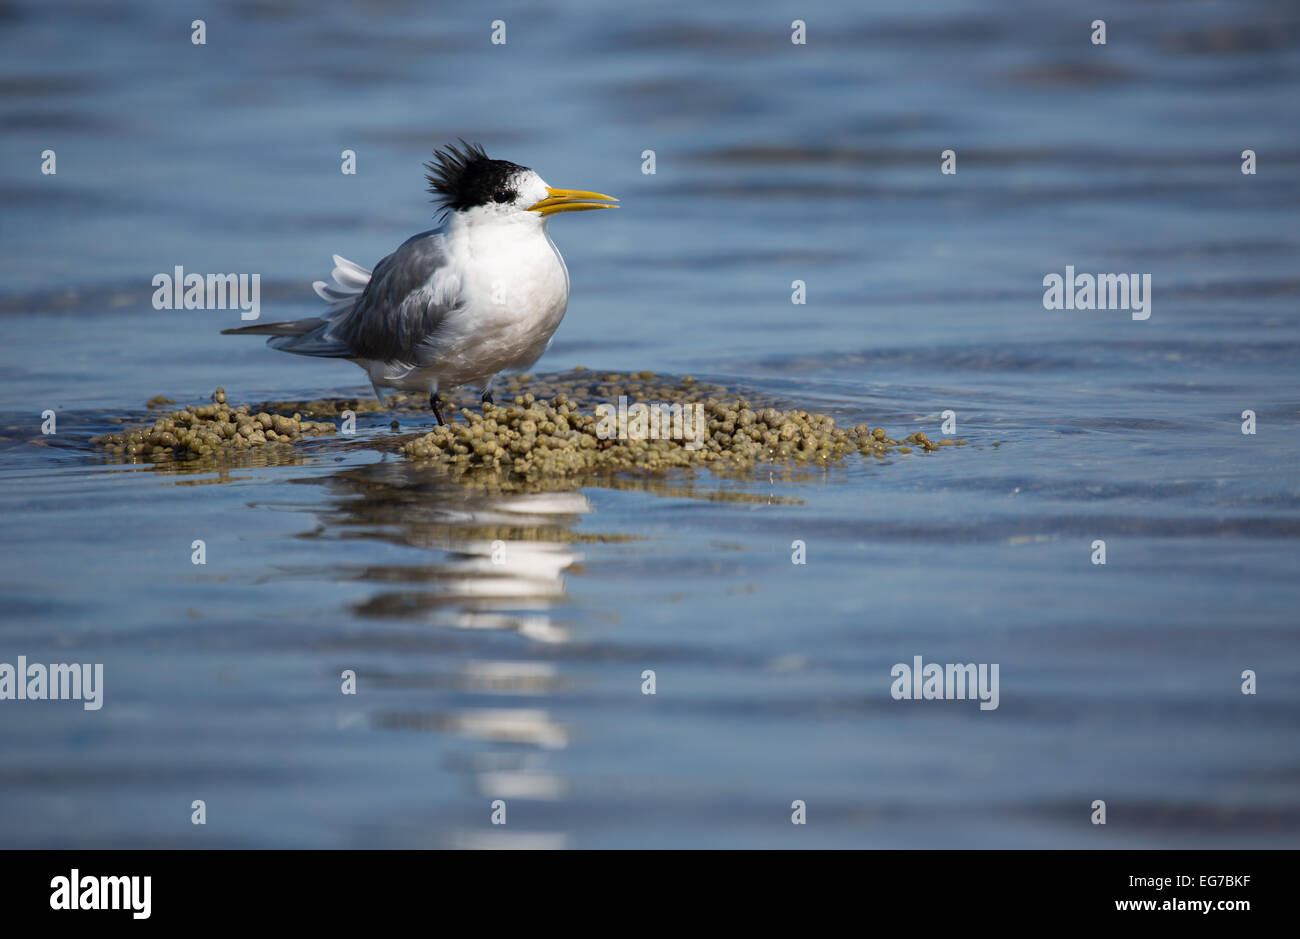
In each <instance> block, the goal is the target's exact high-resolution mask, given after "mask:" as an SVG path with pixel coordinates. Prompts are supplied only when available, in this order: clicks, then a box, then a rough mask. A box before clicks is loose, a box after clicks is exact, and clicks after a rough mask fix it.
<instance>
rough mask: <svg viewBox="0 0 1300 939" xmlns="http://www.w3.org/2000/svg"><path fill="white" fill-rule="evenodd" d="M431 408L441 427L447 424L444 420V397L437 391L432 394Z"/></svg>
mask: <svg viewBox="0 0 1300 939" xmlns="http://www.w3.org/2000/svg"><path fill="white" fill-rule="evenodd" d="M429 407H431V408H433V416H434V417H435V418H437V419H438V426H439V427H441V426H442V425H444V424H446V423H447V422H446V421H444V420H443V419H442V395H440V394H438V392H436V391H435V392H433V393H432V394H430V395H429Z"/></svg>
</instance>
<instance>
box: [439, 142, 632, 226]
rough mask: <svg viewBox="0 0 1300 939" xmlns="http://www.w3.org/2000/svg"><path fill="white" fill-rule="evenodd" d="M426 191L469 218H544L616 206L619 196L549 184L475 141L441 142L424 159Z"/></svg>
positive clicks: (448, 208) (445, 207) (528, 170)
mask: <svg viewBox="0 0 1300 939" xmlns="http://www.w3.org/2000/svg"><path fill="white" fill-rule="evenodd" d="M424 165H425V168H426V169H428V171H429V172H428V173H427V174H426V178H427V179H428V180H429V192H430V193H432V194H433V200H434V202H436V203H438V204H439V205H440V206H442V208H443V209H444V211H447V212H463V213H466V214H467V215H469V216H471V217H480V216H481V217H483V218H485V219H486V218H503V219H504V218H508V217H515V218H519V219H524V218H531V219H537V220H544V219H546V218H547V217H548V216H551V215H557V214H559V213H560V212H585V211H587V210H590V209H614V208H618V206H616V205H614V204H613V203H615V202H617V201H618V200H617V199H615V198H614V197H613V196H606V195H602V194H601V193H599V192H584V191H583V190H580V189H552V188H551V187H550V186H548V185H546V183H545V182H543V181H542V177H540V176H538V175H537V173H536V172H535V171H533V170H531V169H529V168H528V167H526V166H520V165H519V164H518V163H511V162H510V161H509V160H493V159H491V158H490V157H489V156H488V155H487V154H486V153H485V152H484V151H483V148H482V147H481V146H479V145H478V144H470V143H466V142H465V141H464V140H462V141H461V142H460V147H457V146H456V145H455V144H451V145H448V146H446V147H443V148H442V149H441V150H437V151H435V152H434V154H433V159H432V160H431V161H429V162H428V163H426V164H424Z"/></svg>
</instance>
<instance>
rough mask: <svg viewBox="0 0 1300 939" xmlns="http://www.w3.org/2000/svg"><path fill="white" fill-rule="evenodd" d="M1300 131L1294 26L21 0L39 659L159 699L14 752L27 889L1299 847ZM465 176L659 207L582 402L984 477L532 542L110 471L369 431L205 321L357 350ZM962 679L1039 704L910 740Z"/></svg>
mask: <svg viewBox="0 0 1300 939" xmlns="http://www.w3.org/2000/svg"><path fill="white" fill-rule="evenodd" d="M197 15H205V16H206V20H207V44H206V45H204V46H195V45H193V44H191V42H190V40H189V35H190V21H191V20H192V19H193V18H194V17H195V16H197ZM795 16H798V17H800V18H802V19H804V20H805V21H806V23H807V35H808V42H807V45H804V46H796V45H793V44H791V42H790V22H791V20H792V19H793V18H794V17H795ZM498 18H499V19H504V20H505V21H506V23H507V41H506V44H505V45H503V46H499V45H493V44H492V43H491V42H490V36H491V29H492V27H491V21H492V20H493V19H498ZM1093 19H1104V20H1106V23H1107V32H1108V37H1107V38H1108V42H1107V44H1106V45H1104V46H1096V45H1093V44H1092V43H1091V42H1090V41H1089V34H1090V32H1091V30H1090V27H1089V24H1090V22H1091V21H1092V20H1093ZM1298 79H1300V8H1296V7H1294V6H1293V5H1285V4H1277V3H1265V2H1233V3H1228V2H1222V3H1210V2H1206V3H1195V4H1167V3H1148V2H1129V3H1123V4H1120V3H1100V4H1094V5H1092V6H1090V7H1089V8H1088V9H1087V10H1086V11H1084V10H1081V9H1078V8H1075V7H1072V6H1070V5H1069V4H1043V3H1034V2H1001V3H994V2H990V0H966V2H962V3H956V2H952V3H939V2H926V3H920V4H917V3H884V4H873V5H870V6H869V7H864V6H861V5H849V4H830V3H816V2H812V3H801V4H799V5H798V9H797V10H794V11H793V12H792V9H791V8H790V7H789V5H784V4H777V3H770V2H759V3H748V4H735V5H732V6H730V7H726V6H717V7H712V8H708V9H705V8H703V7H702V6H701V5H699V4H687V3H676V2H670V3H661V4H654V5H650V6H637V5H631V6H628V5H625V4H608V5H605V6H593V5H592V4H589V3H576V2H564V3H555V4H549V5H546V6H538V5H537V4H534V3H512V2H502V3H501V4H499V5H496V6H494V7H493V8H492V9H491V10H490V11H487V12H485V8H483V7H482V6H481V5H478V4H471V3H457V4H445V5H439V6H438V8H437V9H436V11H435V10H433V9H431V8H430V7H429V6H428V5H426V4H419V3H414V2H412V3H403V2H385V3H369V4H367V3H362V4H355V5H351V6H350V7H348V8H333V7H331V8H329V9H323V8H322V6H321V5H320V4H316V3H307V2H292V0H285V2H280V3H277V4H275V5H273V6H265V7H263V6H260V5H255V4H227V5H221V6H218V7H214V8H212V9H210V10H207V11H204V12H201V13H195V12H193V11H191V10H189V9H185V10H181V9H178V8H176V7H175V5H174V4H171V3H166V2H161V0H157V2H139V3H131V4H123V5H120V6H114V7H111V8H110V7H105V6H103V5H101V4H97V3H84V4H81V3H76V2H63V3H59V4H39V3H22V2H18V3H10V4H5V5H3V6H2V7H0V126H2V127H3V130H2V131H0V141H2V143H0V146H2V148H3V159H2V160H0V196H2V197H3V198H2V203H3V212H2V214H0V249H3V257H4V264H3V270H4V275H5V276H4V281H3V283H0V348H3V349H4V353H3V358H0V428H2V430H0V479H2V480H3V484H2V488H0V508H2V510H3V515H4V518H5V522H6V524H5V525H4V526H3V527H0V552H3V553H2V554H0V557H3V560H4V563H3V567H0V610H3V614H2V619H0V662H10V663H12V662H15V661H16V657H17V656H19V655H25V656H26V657H27V659H28V660H29V661H43V662H66V661H77V662H81V661H85V662H101V663H103V664H104V671H105V684H106V688H105V704H104V707H103V708H102V709H101V710H99V711H84V710H83V709H82V708H81V707H80V706H79V705H77V704H76V703H74V702H30V701H27V702H16V701H0V749H2V752H3V753H4V759H3V761H0V846H5V847H11V846H21V847H37V846H52V847H62V846H87V847H108V846H196V847H199V846H202V847H213V846H257V847H272V846H277V847H298V846H302V847H424V846H431V847H433V846H463V847H481V846H482V847H491V846H520V847H566V846H567V847H645V846H654V847H670V846H689V847H704V846H736V847H781V846H818V847H831V846H834V847H1094V846H1095V847H1164V846H1170V847H1233V846H1245V847H1266V846H1267V847H1294V846H1296V844H1297V835H1298V834H1300V786H1297V783H1300V743H1298V740H1300V738H1298V737H1297V734H1296V730H1295V728H1296V726H1297V722H1298V721H1300V647H1298V643H1297V620H1296V610H1297V601H1300V588H1298V587H1297V575H1298V574H1300V564H1298V558H1300V554H1298V553H1297V550H1296V537H1297V534H1300V477H1298V476H1297V472H1296V464H1297V459H1298V458H1300V445H1298V444H1297V441H1298V440H1300V437H1298V436H1297V434H1298V433H1300V386H1298V384H1297V380H1296V376H1297V354H1298V353H1300V317H1298V315H1297V299H1298V298H1300V277H1297V274H1296V251H1297V247H1298V246H1300V232H1298V231H1297V225H1296V205H1297V198H1298V197H1300V145H1298V144H1300V141H1298V140H1297V131H1296V128H1297V127H1300V94H1298V92H1300V81H1298ZM456 137H465V138H467V139H470V140H480V141H482V142H483V143H484V144H485V145H486V146H487V148H488V150H489V152H490V153H491V154H492V155H494V156H500V157H502V158H506V159H510V160H514V161H515V162H519V163H524V164H527V165H529V166H532V167H534V168H535V169H537V170H538V172H540V173H541V174H542V176H543V177H544V178H545V179H546V180H547V182H548V183H550V184H551V185H555V186H562V187H573V188H583V189H594V190H597V191H600V192H609V193H613V194H615V195H617V196H619V197H621V198H622V200H623V208H622V209H621V210H620V211H618V212H604V213H590V214H586V215H574V216H564V217H561V218H559V219H557V220H555V221H554V222H553V223H552V224H551V232H552V235H553V236H554V238H555V240H556V242H557V244H558V245H559V246H560V248H561V250H562V251H563V252H564V255H565V257H566V259H567V261H568V265H569V270H570V274H571V278H572V283H573V295H572V298H571V301H570V306H569V312H568V315H567V317H566V319H565V321H564V324H563V325H562V327H561V329H560V331H559V333H558V334H557V336H556V339H555V343H554V345H553V346H552V349H551V351H550V352H549V353H548V355H547V356H546V358H545V359H543V361H542V362H541V363H540V364H539V366H538V368H539V370H545V371H560V370H563V369H567V368H570V367H572V366H575V365H585V366H589V367H592V368H598V369H622V370H641V369H652V370H655V371H657V372H662V373H666V374H678V375H681V374H688V373H689V374H694V375H697V376H700V377H704V378H709V379H711V380H714V381H717V382H720V383H724V384H729V385H735V386H743V387H746V388H752V389H758V390H760V391H763V392H766V393H770V394H773V395H778V396H781V397H783V398H785V399H787V400H791V401H797V402H801V403H802V406H805V407H809V408H812V407H816V408H817V409H818V410H824V411H828V412H830V413H833V414H834V415H836V417H837V418H840V419H843V420H847V421H851V422H869V423H871V424H872V425H873V426H876V425H880V424H883V425H884V426H886V427H887V428H888V429H890V431H891V432H892V433H893V434H894V435H895V436H901V435H903V434H906V433H911V432H912V431H914V430H923V431H925V432H927V433H929V434H930V436H931V437H938V436H958V437H961V438H963V439H966V440H968V441H969V445H968V446H966V447H964V448H946V449H944V450H941V451H940V452H938V453H935V454H931V455H928V456H927V455H922V454H919V453H913V454H911V455H902V454H899V455H895V456H892V457H891V458H890V459H889V460H886V461H874V460H863V459H859V458H857V457H854V458H853V459H851V460H848V461H846V462H845V463H843V464H840V465H837V466H833V467H830V468H827V469H825V470H815V471H808V472H785V471H783V470H782V469H780V468H764V469H762V470H760V471H758V472H756V473H754V474H753V475H752V476H749V477H743V478H739V479H733V478H721V477H717V476H714V475H712V474H709V473H702V474H699V475H693V476H692V475H681V474H679V475H674V476H670V477H668V478H666V479H664V480H661V481H659V482H653V483H651V482H646V481H632V480H625V481H623V482H621V483H618V484H610V485H590V486H585V487H583V488H580V489H578V490H576V491H572V492H563V493H555V494H551V495H547V496H516V497H487V496H484V495H482V494H473V493H471V492H468V491H466V490H464V489H462V488H460V487H459V486H458V485H457V484H454V483H449V482H447V481H446V480H445V479H443V478H441V477H440V476H438V475H437V474H436V473H433V472H430V471H428V470H421V469H417V468H414V467H412V466H411V465H410V464H407V463H406V462H404V461H403V460H402V459H401V458H400V457H396V456H394V455H392V454H385V453H384V452H382V451H381V450H380V449H377V448H373V449H372V448H369V447H366V446H362V447H359V448H355V449H349V450H340V449H337V448H333V449H331V448H329V447H328V446H321V447H316V446H312V447H306V448H304V449H303V457H304V458H303V462H301V463H300V464H298V465H292V466H277V467H261V468H256V467H249V468H244V469H240V470H236V471H232V472H230V473H228V474H224V475H209V476H184V475H180V476H178V475H175V474H171V473H161V472H156V471H154V470H153V469H152V468H150V467H149V466H147V465H144V466H116V465H112V464H104V463H103V462H101V461H100V460H99V459H97V458H96V457H95V456H94V454H93V453H91V452H90V450H89V449H88V447H87V446H86V440H87V439H88V437H89V436H91V435H93V434H97V433H102V432H104V431H105V430H108V429H111V426H112V425H110V424H109V423H108V419H109V418H111V417H114V416H135V415H138V414H139V413H140V412H141V411H142V406H143V402H144V401H145V400H146V399H148V398H151V397H153V396H154V395H156V394H158V393H160V392H161V393H166V394H168V395H169V396H171V397H173V398H175V399H177V400H178V401H180V402H181V403H187V402H193V401H199V400H201V399H203V398H204V397H205V396H206V395H208V394H209V393H210V392H211V391H212V389H213V388H214V387H216V386H217V385H223V386H224V387H225V388H226V390H227V392H228V393H229V394H230V395H231V398H232V400H237V401H257V400H262V399H266V398H301V397H319V396H322V395H326V394H348V395H356V394H362V393H365V389H366V385H365V382H364V377H363V376H362V373H361V372H359V371H358V370H356V369H354V368H353V367H351V366H349V365H347V364H346V363H339V362H334V361H316V360H307V359H296V358H292V357H288V356H284V355H281V354H278V353H275V352H272V351H270V350H268V349H266V347H265V346H264V345H262V344H261V343H260V342H256V341H251V340H244V339H234V338H230V337H222V336H219V335H218V331H219V330H220V329H222V328H225V327H228V326H232V325H238V314H237V313H234V312H231V311H155V310H154V309H153V308H152V306H151V304H150V297H151V295H152V290H153V288H152V287H151V279H152V278H153V276H154V275H155V274H156V273H159V272H170V271H171V270H172V268H173V267H174V266H176V265H178V264H179V265H183V266H184V267H185V268H186V270H188V271H199V272H208V273H212V272H241V273H258V274H260V276H261V282H262V312H263V316H264V317H270V318H276V319H278V318H290V317H294V316H301V315H310V314H312V313H314V312H316V311H317V310H318V305H317V304H318V301H317V300H316V299H315V297H314V296H313V294H312V293H311V290H310V282H311V281H313V280H316V279H319V278H321V277H324V276H326V275H327V273H328V270H329V267H330V266H331V265H330V260H329V259H330V256H331V255H332V254H334V253H338V254H341V255H343V256H345V257H348V258H351V259H353V260H355V261H357V262H359V263H361V264H364V265H366V266H370V265H372V264H373V263H374V262H375V261H377V260H378V259H379V258H380V257H382V256H383V255H385V254H386V253H388V252H389V251H391V250H392V249H393V248H394V247H395V246H396V245H397V244H399V243H400V242H401V241H402V240H403V239H405V238H406V237H407V236H408V235H410V234H412V233H414V232H416V231H419V230H422V229H424V228H428V227H430V226H431V224H432V218H431V214H432V211H431V206H430V205H429V203H428V196H427V194H426V193H425V192H424V180H423V175H422V168H421V163H422V162H423V161H424V160H426V159H428V158H429V155H430V153H431V151H432V149H433V148H434V147H436V146H439V145H442V144H444V143H446V142H449V141H451V140H453V139H455V138H456ZM949 148H951V149H953V150H955V151H956V153H957V166H958V171H957V173H956V175H943V174H941V173H940V172H939V154H940V152H941V151H943V150H945V149H949ZM1248 148H1249V149H1253V150H1254V151H1255V152H1256V154H1257V160H1258V172H1257V174H1256V175H1243V174H1242V173H1241V171H1240V165H1241V157H1240V154H1241V152H1242V151H1243V150H1245V149H1248ZM46 149H52V150H54V151H55V152H56V154H57V168H58V172H57V174H56V175H53V176H46V175H42V174H41V173H40V162H41V157H40V154H41V152H42V151H43V150H46ZM344 149H353V150H355V151H356V153H357V167H358V171H357V173H356V175H344V174H342V173H340V171H339V167H340V153H341V151H343V150H344ZM645 150H653V151H654V153H655V163H656V172H655V173H654V174H653V175H647V174H644V173H643V172H642V164H643V156H642V154H643V152H644V151H645ZM1066 265H1073V266H1074V267H1075V268H1076V269H1077V270H1078V271H1081V272H1093V273H1096V272H1142V273H1149V274H1150V275H1151V277H1152V283H1153V302H1152V314H1151V317H1150V319H1149V320H1145V321H1136V320H1133V319H1132V318H1131V316H1130V315H1129V314H1128V313H1127V312H1125V311H1122V310H1110V311H1105V310H1102V311H1083V310H1046V309H1044V306H1043V302H1042V295H1043V288H1042V286H1041V284H1042V278H1043V277H1044V275H1045V274H1048V273H1053V272H1055V273H1063V272H1064V270H1065V267H1066ZM795 280H802V281H804V282H805V284H806V291H807V303H806V304H804V305H794V304H792V303H791V291H792V287H791V285H792V282H793V281H795ZM46 409H53V410H54V411H56V413H57V414H58V416H59V424H58V428H59V433H58V434H56V435H55V436H54V437H44V436H43V435H41V433H40V429H39V423H40V414H41V412H42V411H44V410H46ZM945 410H952V411H953V412H955V414H956V416H957V422H958V428H957V433H956V434H948V435H946V434H943V433H941V432H940V427H939V425H940V421H941V417H940V415H941V414H942V412H943V411H945ZM1245 410H1252V411H1254V412H1255V414H1256V416H1257V417H1256V419H1257V433H1256V434H1254V435H1244V434H1242V432H1241V424H1242V418H1241V414H1242V412H1243V411H1245ZM359 429H360V439H361V440H362V441H377V440H380V439H382V438H384V437H385V435H386V434H387V433H389V431H388V429H387V419H386V418H385V419H380V418H378V417H369V418H367V417H365V416H364V415H363V417H362V420H361V426H360V428H359ZM994 444H997V446H994ZM209 483H210V484H209ZM195 539H202V540H204V541H205V542H206V544H207V564H206V565H204V566H202V567H196V566H194V565H192V564H191V563H190V554H191V549H190V545H191V543H192V541H193V540H195ZM1097 539H1101V540H1104V541H1105V542H1106V547H1107V563H1106V564H1105V565H1104V566H1101V565H1094V564H1093V563H1091V560H1090V557H1091V555H1092V553H1093V549H1092V543H1093V542H1094V541H1095V540H1097ZM496 540H501V541H504V542H505V543H506V545H507V557H508V558H509V561H508V563H507V564H506V565H505V567H504V569H502V568H500V567H493V566H492V565H491V564H490V561H489V560H488V557H489V553H490V545H491V543H492V542H493V541H496ZM795 540H801V541H804V542H805V543H806V546H807V564H806V565H802V566H797V565H793V564H792V563H791V550H792V549H791V544H792V542H793V541H795ZM917 655H920V656H922V657H923V659H924V660H925V661H926V662H937V663H964V662H975V663H998V664H999V666H1000V675H1001V687H1000V705H999V707H998V708H997V709H996V710H992V711H981V710H980V709H979V708H978V706H977V704H976V702H973V701H896V700H894V699H893V698H892V697H891V696H890V693H889V688H890V683H891V677H890V670H891V668H892V666H893V665H894V664H895V663H902V662H906V663H911V662H912V660H913V657H914V656H917ZM345 669H352V670H354V671H355V672H356V674H357V676H358V694H356V695H355V696H351V695H349V696H344V695H342V694H340V684H341V679H340V675H341V673H342V672H343V671H344V670H345ZM646 669H653V670H654V671H655V673H656V680H657V694H655V695H654V696H648V695H643V694H642V693H641V685H642V672H643V671H644V670H646ZM1246 669H1252V670H1254V671H1255V672H1256V674H1257V681H1258V693H1257V694H1255V695H1243V694H1242V693H1241V685H1242V678H1241V674H1242V672H1243V671H1244V670H1246ZM196 799H202V800H204V801H205V802H206V806H207V824H206V825H204V826H195V825H192V824H191V821H190V814H191V811H192V810H191V807H190V806H191V803H192V802H193V800H196ZM496 799H503V800H504V801H505V802H506V804H507V807H508V821H507V824H506V825H504V826H501V825H493V824H491V823H490V815H491V808H490V805H491V803H492V802H493V800H496ZM794 800H803V801H804V802H805V803H806V806H807V819H808V823H807V825H806V826H794V825H792V824H791V823H790V814H791V803H792V802H793V801H794ZM1094 800H1104V801H1105V802H1106V805H1107V813H1108V818H1107V824H1106V825H1105V826H1099V825H1093V824H1091V823H1090V821H1089V819H1090V815H1091V814H1092V808H1091V806H1092V803H1093V801H1094Z"/></svg>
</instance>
